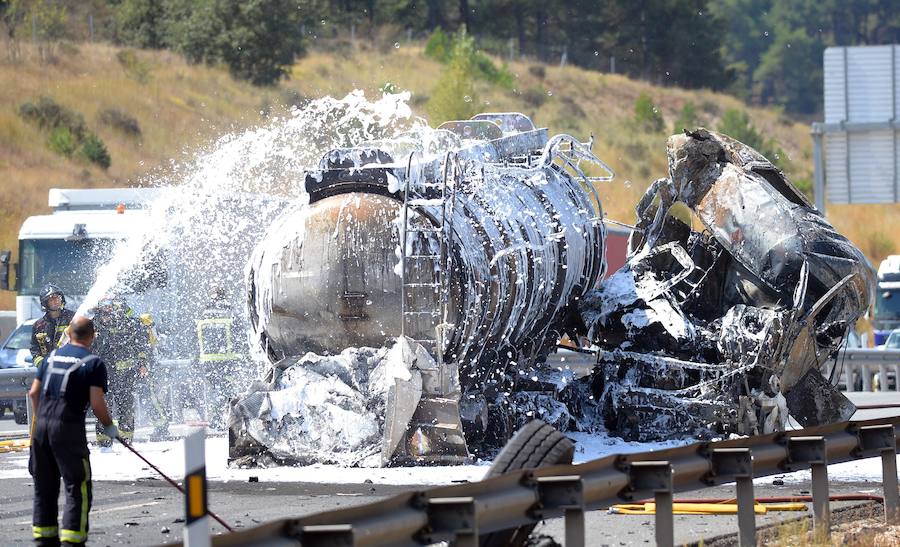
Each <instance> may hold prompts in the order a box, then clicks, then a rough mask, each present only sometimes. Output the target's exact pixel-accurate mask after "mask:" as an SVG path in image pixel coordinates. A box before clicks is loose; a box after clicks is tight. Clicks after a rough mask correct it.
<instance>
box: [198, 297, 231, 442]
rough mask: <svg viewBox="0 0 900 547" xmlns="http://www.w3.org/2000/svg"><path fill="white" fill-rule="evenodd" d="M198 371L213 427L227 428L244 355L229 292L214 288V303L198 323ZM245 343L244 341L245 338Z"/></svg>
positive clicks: (212, 302)
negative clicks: (240, 346)
mask: <svg viewBox="0 0 900 547" xmlns="http://www.w3.org/2000/svg"><path fill="white" fill-rule="evenodd" d="M195 324H196V327H197V330H196V334H197V336H196V341H197V363H198V367H197V370H198V372H199V373H200V374H202V375H203V378H202V379H201V380H200V381H201V382H202V383H203V385H204V399H205V404H204V407H205V409H204V410H205V414H206V419H207V421H208V422H209V424H210V426H211V427H217V428H221V427H224V426H225V424H226V420H227V418H228V417H227V415H226V412H227V403H228V400H229V399H230V398H231V397H232V396H233V395H235V394H236V393H235V392H236V389H237V384H238V375H239V374H240V371H241V364H242V363H241V361H242V358H243V355H242V354H241V353H239V352H238V351H237V348H238V343H239V340H235V335H236V332H235V329H234V325H235V318H234V314H233V313H232V310H231V304H230V303H229V302H228V298H227V295H226V292H225V289H223V288H222V287H213V289H212V291H211V293H210V304H209V306H208V307H207V308H206V309H205V310H203V313H202V314H201V315H200V317H199V318H198V319H196V320H195ZM241 340H242V338H241Z"/></svg>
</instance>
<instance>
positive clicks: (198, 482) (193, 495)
mask: <svg viewBox="0 0 900 547" xmlns="http://www.w3.org/2000/svg"><path fill="white" fill-rule="evenodd" d="M208 506H209V504H208V500H207V486H206V430H205V429H204V428H202V427H199V428H196V429H195V430H194V431H192V432H191V433H189V434H188V436H187V437H185V439H184V514H185V518H184V544H185V545H186V546H187V547H209V545H211V543H210V537H209V517H208V513H209V511H208Z"/></svg>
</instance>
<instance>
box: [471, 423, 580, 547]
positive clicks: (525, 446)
mask: <svg viewBox="0 0 900 547" xmlns="http://www.w3.org/2000/svg"><path fill="white" fill-rule="evenodd" d="M574 455H575V443H573V442H572V441H571V440H569V438H568V437H566V436H565V435H563V434H562V433H560V432H559V431H557V430H556V429H554V428H553V427H552V426H549V425H547V424H546V423H544V422H542V421H541V420H533V421H531V422H529V423H528V424H526V425H525V426H524V427H522V428H521V429H520V430H519V431H517V432H516V434H515V435H513V437H512V438H511V439H510V440H509V442H508V443H506V446H504V447H503V450H501V451H500V454H498V455H497V457H496V458H495V459H494V463H493V464H492V465H491V468H490V469H489V470H488V472H487V474H486V475H485V478H490V477H496V476H498V475H502V474H504V473H507V472H509V471H515V470H517V469H535V468H538V467H549V466H551V465H558V464H569V463H572V458H573V457H574ZM532 530H534V525H533V524H531V525H528V526H522V527H521V528H515V529H512V530H503V531H501V532H494V533H492V534H488V535H486V536H484V537H482V538H481V540H480V542H479V545H480V546H481V547H500V546H507V545H511V546H517V547H518V546H521V545H524V544H525V542H526V541H527V540H528V536H529V535H530V534H531V531H532Z"/></svg>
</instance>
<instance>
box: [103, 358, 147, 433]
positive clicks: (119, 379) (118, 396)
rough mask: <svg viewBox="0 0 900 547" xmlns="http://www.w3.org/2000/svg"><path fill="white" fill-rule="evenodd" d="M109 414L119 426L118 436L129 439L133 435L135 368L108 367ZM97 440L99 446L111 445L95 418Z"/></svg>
mask: <svg viewBox="0 0 900 547" xmlns="http://www.w3.org/2000/svg"><path fill="white" fill-rule="evenodd" d="M107 370H108V371H109V395H110V403H112V404H111V405H110V415H111V416H112V419H113V420H114V421H115V423H116V425H117V426H118V428H119V434H120V436H121V437H122V438H123V439H124V440H126V441H130V440H131V439H132V438H133V437H134V390H135V383H136V380H137V376H138V371H137V368H136V367H134V366H128V367H123V368H121V369H120V368H117V367H115V366H112V367H109V369H107ZM97 441H98V443H99V444H100V445H101V446H110V445H112V439H110V438H109V437H107V436H106V433H104V431H103V424H101V423H100V420H97Z"/></svg>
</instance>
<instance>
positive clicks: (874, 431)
mask: <svg viewBox="0 0 900 547" xmlns="http://www.w3.org/2000/svg"><path fill="white" fill-rule="evenodd" d="M857 435H858V436H859V452H860V453H859V455H860V456H875V455H877V454H881V470H882V483H883V484H884V520H885V522H886V523H887V524H889V525H890V524H900V499H898V498H900V493H898V491H897V445H896V442H897V441H896V439H895V438H894V426H893V425H892V424H884V425H869V426H863V427H860V428H859V430H858V432H857Z"/></svg>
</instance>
